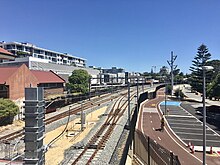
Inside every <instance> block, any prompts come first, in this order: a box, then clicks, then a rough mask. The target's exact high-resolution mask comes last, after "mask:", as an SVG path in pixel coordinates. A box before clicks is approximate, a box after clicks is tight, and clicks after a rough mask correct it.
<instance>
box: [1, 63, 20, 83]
mask: <svg viewBox="0 0 220 165" xmlns="http://www.w3.org/2000/svg"><path fill="white" fill-rule="evenodd" d="M17 69H18V67H0V84H4V83H5V82H6V81H7V80H8V78H9V77H11V75H12V74H13V73H15V72H16V71H17Z"/></svg>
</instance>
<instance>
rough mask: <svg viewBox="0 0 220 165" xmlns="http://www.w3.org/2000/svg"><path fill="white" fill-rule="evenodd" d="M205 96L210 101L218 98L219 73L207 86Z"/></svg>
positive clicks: (219, 86) (219, 96) (219, 93)
mask: <svg viewBox="0 0 220 165" xmlns="http://www.w3.org/2000/svg"><path fill="white" fill-rule="evenodd" d="M207 95H208V97H209V98H210V99H211V98H212V97H214V98H215V99H219V98H220V73H218V75H217V76H216V77H215V79H214V80H213V81H212V82H211V83H210V84H209V85H208V90H207Z"/></svg>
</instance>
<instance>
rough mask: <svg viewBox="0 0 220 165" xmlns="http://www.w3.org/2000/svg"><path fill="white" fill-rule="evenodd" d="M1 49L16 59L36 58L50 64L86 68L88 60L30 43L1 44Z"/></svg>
mask: <svg viewBox="0 0 220 165" xmlns="http://www.w3.org/2000/svg"><path fill="white" fill-rule="evenodd" d="M0 47H2V48H4V49H6V50H8V51H9V52H11V53H13V54H14V55H15V56H16V58H22V57H35V58H39V59H43V60H47V61H48V62H49V63H54V64H61V65H72V66H77V67H85V66H86V59H83V58H79V57H75V56H72V55H70V54H67V53H60V52H56V51H52V50H48V49H44V48H40V47H37V46H36V45H33V44H30V43H20V42H0Z"/></svg>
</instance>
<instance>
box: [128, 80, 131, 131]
mask: <svg viewBox="0 0 220 165" xmlns="http://www.w3.org/2000/svg"><path fill="white" fill-rule="evenodd" d="M130 104H131V103H130V82H128V127H129V129H130V121H131V117H130V115H131V108H130Z"/></svg>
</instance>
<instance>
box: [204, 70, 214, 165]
mask: <svg viewBox="0 0 220 165" xmlns="http://www.w3.org/2000/svg"><path fill="white" fill-rule="evenodd" d="M212 69H213V67H212V66H203V67H202V71H203V95H202V102H203V165H205V164H206V128H205V126H206V106H205V98H206V85H205V78H206V71H209V70H212Z"/></svg>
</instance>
